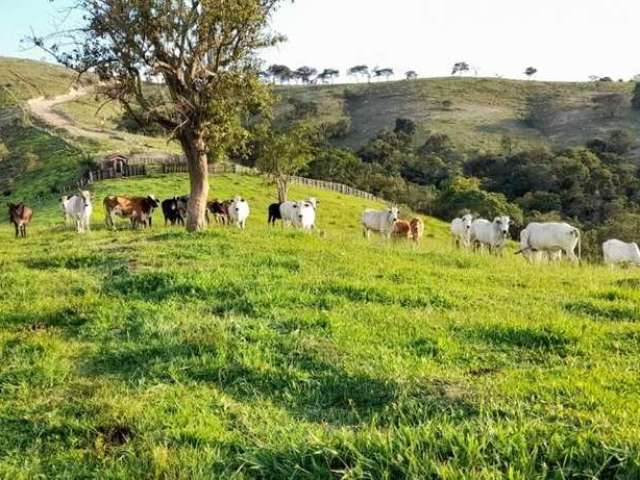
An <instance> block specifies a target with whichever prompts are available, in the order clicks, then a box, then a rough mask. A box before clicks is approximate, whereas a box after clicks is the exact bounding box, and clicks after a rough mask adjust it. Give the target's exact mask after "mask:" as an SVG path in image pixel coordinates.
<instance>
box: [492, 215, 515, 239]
mask: <svg viewBox="0 0 640 480" xmlns="http://www.w3.org/2000/svg"><path fill="white" fill-rule="evenodd" d="M493 224H494V225H495V226H496V228H497V229H498V230H499V231H500V233H501V235H502V237H503V238H507V237H508V236H509V226H510V225H511V219H510V218H509V217H507V216H506V215H502V216H500V217H496V218H494V219H493Z"/></svg>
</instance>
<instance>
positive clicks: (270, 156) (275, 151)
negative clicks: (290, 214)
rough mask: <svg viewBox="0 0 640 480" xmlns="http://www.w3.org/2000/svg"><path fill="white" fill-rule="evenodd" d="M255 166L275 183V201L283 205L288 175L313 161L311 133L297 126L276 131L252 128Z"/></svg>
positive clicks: (286, 192) (263, 127) (286, 194)
mask: <svg viewBox="0 0 640 480" xmlns="http://www.w3.org/2000/svg"><path fill="white" fill-rule="evenodd" d="M255 137H256V139H257V141H256V152H255V154H256V158H257V161H256V167H257V168H258V170H260V171H262V172H263V173H264V174H265V175H267V177H268V178H269V179H271V180H272V181H273V182H274V183H275V184H276V189H277V193H278V201H279V202H286V201H287V197H288V193H289V184H290V180H291V176H292V175H296V174H297V173H299V172H300V171H301V170H302V169H304V168H305V167H306V166H307V164H308V163H309V162H310V161H311V159H312V158H313V155H312V151H313V150H312V145H311V142H310V137H311V132H310V130H309V128H308V127H307V126H306V125H304V124H301V123H298V124H294V125H293V126H291V127H289V129H288V130H285V131H278V130H277V129H275V128H273V126H271V125H268V124H262V125H259V126H258V127H256V133H255Z"/></svg>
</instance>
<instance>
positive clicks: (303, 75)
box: [293, 66, 318, 83]
mask: <svg viewBox="0 0 640 480" xmlns="http://www.w3.org/2000/svg"><path fill="white" fill-rule="evenodd" d="M317 74H318V70H316V69H315V68H313V67H306V66H305V67H300V68H298V69H297V70H295V71H294V72H293V77H294V78H295V79H296V80H301V81H302V83H309V82H310V81H311V77H315V76H316V75H317Z"/></svg>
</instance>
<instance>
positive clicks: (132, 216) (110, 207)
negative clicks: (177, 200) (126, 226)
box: [102, 195, 158, 229]
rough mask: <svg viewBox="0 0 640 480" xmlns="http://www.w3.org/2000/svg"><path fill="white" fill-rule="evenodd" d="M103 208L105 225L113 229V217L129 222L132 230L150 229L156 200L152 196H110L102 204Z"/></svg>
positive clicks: (156, 206)
mask: <svg viewBox="0 0 640 480" xmlns="http://www.w3.org/2000/svg"><path fill="white" fill-rule="evenodd" d="M102 203H103V205H104V208H105V213H106V216H105V223H106V224H107V227H111V228H113V229H115V222H114V215H118V216H119V217H123V218H128V219H129V220H131V226H132V228H135V227H136V226H143V227H146V226H149V227H151V216H152V214H153V210H154V209H155V208H158V200H157V199H156V197H154V196H153V195H149V196H147V197H118V196H110V197H106V198H105V199H104V202H102Z"/></svg>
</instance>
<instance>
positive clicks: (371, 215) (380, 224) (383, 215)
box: [361, 207, 398, 238]
mask: <svg viewBox="0 0 640 480" xmlns="http://www.w3.org/2000/svg"><path fill="white" fill-rule="evenodd" d="M361 221H362V229H363V230H362V233H363V234H364V236H365V238H369V236H370V234H371V232H372V231H373V232H379V233H380V235H382V236H383V237H386V238H390V237H391V234H392V233H393V225H394V224H395V223H396V222H397V221H398V208H397V207H391V208H389V209H388V210H384V211H377V210H365V211H364V212H362V216H361Z"/></svg>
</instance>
